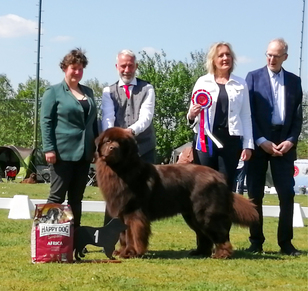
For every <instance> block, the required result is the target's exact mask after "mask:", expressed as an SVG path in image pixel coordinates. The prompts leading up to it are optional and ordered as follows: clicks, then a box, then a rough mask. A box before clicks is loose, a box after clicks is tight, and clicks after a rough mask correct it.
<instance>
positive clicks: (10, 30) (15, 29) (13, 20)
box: [0, 14, 37, 38]
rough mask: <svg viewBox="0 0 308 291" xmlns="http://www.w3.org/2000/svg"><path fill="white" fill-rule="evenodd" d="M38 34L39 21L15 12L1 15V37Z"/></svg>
mask: <svg viewBox="0 0 308 291" xmlns="http://www.w3.org/2000/svg"><path fill="white" fill-rule="evenodd" d="M28 34H37V23H36V22H34V21H32V20H28V19H25V18H22V17H20V16H18V15H15V14H7V15H4V16H0V38H14V37H19V36H24V35H28Z"/></svg>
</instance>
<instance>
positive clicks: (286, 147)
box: [246, 39, 303, 256]
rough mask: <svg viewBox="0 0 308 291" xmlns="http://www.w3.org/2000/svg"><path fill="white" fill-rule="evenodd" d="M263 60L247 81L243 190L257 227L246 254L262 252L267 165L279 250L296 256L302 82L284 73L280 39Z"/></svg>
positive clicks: (285, 48)
mask: <svg viewBox="0 0 308 291" xmlns="http://www.w3.org/2000/svg"><path fill="white" fill-rule="evenodd" d="M266 58H267V66H265V67H263V68H261V69H258V70H256V71H253V72H250V73H248V75H247V77H246V82H247V85H248V89H249V96H250V105H251V115H252V127H253V134H254V141H255V151H254V153H253V156H252V158H251V159H250V160H249V162H248V166H247V187H248V195H249V198H251V199H253V202H254V203H255V204H256V206H257V210H258V212H259V215H260V219H259V223H256V224H254V225H252V226H251V227H250V237H249V240H250V242H251V245H250V247H249V248H248V249H247V251H249V252H252V253H258V252H262V251H263V247H262V246H263V243H264V241H265V237H264V234H263V214H262V200H263V197H264V186H265V176H266V171H267V168H268V164H269V163H270V167H271V172H272V178H273V183H274V186H275V188H276V191H277V194H278V198H279V204H280V214H279V223H278V234H277V238H278V245H279V246H280V248H281V252H282V253H283V254H286V255H291V256H298V255H300V251H298V250H297V249H296V248H295V247H294V246H293V245H292V243H291V240H292V239H293V207H294V195H295V193H294V178H293V175H294V160H296V144H297V140H298V136H299V134H300V132H301V126H302V97H303V92H302V87H301V79H300V78H299V77H298V76H296V75H294V74H292V73H290V72H287V71H285V70H284V69H283V68H282V63H283V62H284V61H285V60H286V59H287V58H288V45H287V43H286V42H285V41H284V40H283V39H275V40H273V41H271V42H270V43H269V45H268V48H267V51H266Z"/></svg>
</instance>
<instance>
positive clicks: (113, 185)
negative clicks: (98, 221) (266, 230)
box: [96, 127, 258, 258]
mask: <svg viewBox="0 0 308 291" xmlns="http://www.w3.org/2000/svg"><path fill="white" fill-rule="evenodd" d="M96 171H97V180H98V185H99V187H100V189H101V191H102V193H103V195H104V197H105V200H106V204H107V209H108V212H109V213H110V215H111V216H112V217H119V218H120V219H122V221H123V222H124V223H125V224H126V225H127V226H128V229H127V230H126V231H125V232H124V233H122V235H121V237H120V249H119V250H118V251H117V254H118V255H119V256H120V257H123V258H129V257H139V256H142V255H144V254H145V252H146V251H147V248H148V243H149V237H150V234H151V221H154V220H158V219H163V218H166V217H171V216H174V215H177V214H182V216H183V217H184V219H185V221H186V223H187V224H188V225H189V227H190V228H191V229H193V230H194V231H195V232H196V235H197V249H196V250H195V251H194V252H192V254H195V255H203V256H211V255H212V256H213V257H215V258H227V257H230V256H231V254H232V246H231V243H230V242H229V232H230V228H231V224H232V222H234V223H236V224H239V225H242V226H248V225H249V224H250V223H252V222H254V221H256V220H257V218H258V213H257V211H256V210H255V207H254V205H253V204H252V203H251V202H250V201H249V200H248V199H246V198H244V197H242V196H241V195H239V194H234V193H232V192H231V191H229V190H228V187H227V185H226V182H225V179H224V178H223V176H222V175H221V174H220V173H218V172H217V171H215V170H213V169H211V168H209V167H205V166H200V165H194V164H175V165H152V164H149V163H145V162H143V161H142V160H141V159H140V157H139V156H138V147H137V144H136V141H135V140H134V137H133V136H132V135H130V134H129V133H127V132H126V131H124V130H123V129H121V128H116V127H115V128H110V129H107V130H106V131H105V132H103V133H102V134H101V135H100V136H99V137H98V138H97V159H96ZM213 246H215V252H214V253H213V254H212V249H213Z"/></svg>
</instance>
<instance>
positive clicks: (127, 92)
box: [123, 85, 131, 99]
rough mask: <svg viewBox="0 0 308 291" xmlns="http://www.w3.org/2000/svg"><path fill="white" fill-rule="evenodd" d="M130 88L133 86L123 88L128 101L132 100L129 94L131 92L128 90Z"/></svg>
mask: <svg viewBox="0 0 308 291" xmlns="http://www.w3.org/2000/svg"><path fill="white" fill-rule="evenodd" d="M129 86H131V85H123V88H124V90H125V94H126V96H127V98H128V99H129V98H130V94H129V90H128V88H129Z"/></svg>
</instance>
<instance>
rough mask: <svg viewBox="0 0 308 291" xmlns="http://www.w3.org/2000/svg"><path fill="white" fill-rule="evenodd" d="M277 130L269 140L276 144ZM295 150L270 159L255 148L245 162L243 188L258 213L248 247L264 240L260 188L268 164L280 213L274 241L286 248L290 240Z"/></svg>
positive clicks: (262, 151)
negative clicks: (244, 186) (245, 174)
mask: <svg viewBox="0 0 308 291" xmlns="http://www.w3.org/2000/svg"><path fill="white" fill-rule="evenodd" d="M280 133H281V131H280V130H278V131H277V130H275V131H272V138H271V140H272V141H273V142H274V143H275V144H279V143H280V142H281V140H280ZM295 151H296V149H295V148H291V149H290V150H289V152H287V153H286V154H284V155H283V156H281V157H272V156H271V155H270V154H267V153H266V152H265V151H264V150H263V149H262V148H261V147H258V146H256V149H255V151H254V153H253V155H252V157H251V159H250V160H249V161H248V163H247V178H246V179H247V187H248V196H249V198H250V199H252V200H253V202H254V203H255V204H256V206H257V210H258V212H259V223H255V224H253V225H252V226H251V227H250V237H249V240H250V242H251V243H252V244H256V245H259V246H262V244H263V243H264V241H265V236H264V233H263V212H262V202H263V197H264V186H265V179H266V171H267V168H268V164H270V167H271V172H272V178H273V183H274V186H275V188H276V191H277V194H278V199H279V206H280V214H279V222H278V232H277V240H278V245H279V246H280V247H284V246H289V245H290V244H291V240H292V238H293V207H294V195H295V193H294V178H293V175H294V160H295V157H296V152H295Z"/></svg>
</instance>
